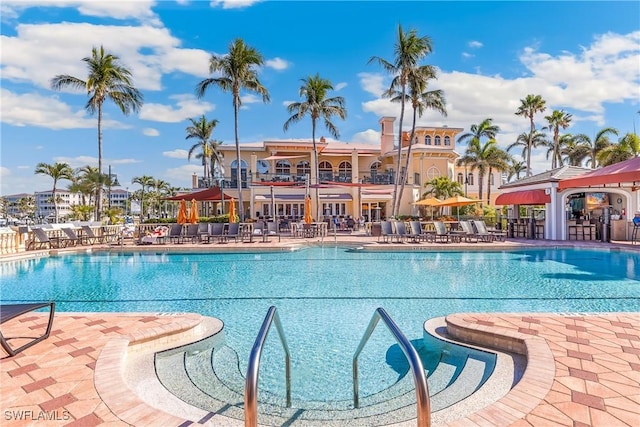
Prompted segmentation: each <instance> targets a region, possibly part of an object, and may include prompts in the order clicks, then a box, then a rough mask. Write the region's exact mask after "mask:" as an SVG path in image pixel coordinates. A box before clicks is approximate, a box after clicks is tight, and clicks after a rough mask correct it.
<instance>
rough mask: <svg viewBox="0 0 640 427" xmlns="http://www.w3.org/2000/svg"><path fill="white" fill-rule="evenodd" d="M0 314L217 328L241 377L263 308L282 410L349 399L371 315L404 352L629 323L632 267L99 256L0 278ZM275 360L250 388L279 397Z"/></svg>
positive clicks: (349, 257) (367, 364)
mask: <svg viewBox="0 0 640 427" xmlns="http://www.w3.org/2000/svg"><path fill="white" fill-rule="evenodd" d="M0 277H1V279H2V288H1V291H2V294H1V297H2V301H3V302H7V303H11V302H15V303H18V302H26V301H36V300H54V301H56V304H57V309H58V310H59V311H88V312H96V311H122V312H198V313H202V314H204V315H209V316H214V317H218V318H220V319H221V320H223V322H224V324H225V337H226V343H227V344H228V345H229V346H230V347H231V348H232V349H233V350H235V351H236V352H237V353H238V356H239V358H240V370H241V371H242V372H245V371H246V363H247V360H246V358H247V357H248V354H249V352H250V349H251V346H252V345H253V342H254V340H255V337H256V334H257V332H258V330H259V328H260V326H261V324H262V321H263V319H264V316H265V314H266V312H267V309H268V308H269V307H270V306H272V305H274V306H276V307H277V308H278V313H279V315H280V318H281V320H282V323H283V327H284V331H285V334H286V338H287V341H288V343H289V347H290V350H291V358H292V360H291V364H292V397H293V398H294V399H302V400H305V399H308V400H323V401H331V400H343V399H350V398H351V397H352V382H351V381H352V373H351V363H352V357H353V354H354V352H355V350H356V348H357V346H358V344H359V342H360V339H361V338H362V335H363V333H364V331H365V329H366V327H367V325H368V323H369V321H370V319H371V317H372V315H373V313H374V310H375V309H376V308H378V307H383V308H384V309H385V310H386V311H387V312H388V313H389V315H390V316H391V317H392V318H393V319H394V321H395V322H396V323H397V325H398V326H399V327H400V328H401V330H402V331H403V332H404V334H405V335H406V336H407V338H409V339H410V340H412V341H414V340H421V338H422V335H423V323H424V321H425V320H426V319H429V318H433V317H437V316H443V315H446V314H449V313H454V312H561V313H576V312H580V313H585V312H618V311H637V310H638V302H639V298H640V281H639V279H640V254H637V253H627V252H609V251H597V250H587V249H579V250H573V249H544V250H516V251H495V252H489V251H483V252H480V251H478V252H378V251H376V252H366V251H359V250H352V249H347V248H336V247H331V248H329V247H325V248H308V249H301V250H292V251H285V252H277V253H271V252H269V253H266V252H265V253H246V252H243V253H224V254H223V253H209V254H202V253H194V254H185V253H179V254H177V253H176V254H168V253H164V252H163V253H132V254H131V253H129V254H123V253H109V252H98V253H95V254H92V255H89V254H76V255H61V256H54V257H49V258H40V259H31V260H21V261H11V262H4V263H1V264H0ZM394 344H395V342H394V340H393V338H392V336H391V334H390V333H389V332H388V331H387V330H386V328H385V327H384V326H382V325H379V326H378V328H376V331H375V332H374V334H373V335H372V337H371V339H370V341H369V343H368V344H367V346H366V347H365V349H364V351H363V352H362V354H361V356H360V358H359V366H360V375H359V377H360V390H361V393H362V394H363V395H366V394H372V393H376V392H378V391H380V390H384V389H385V388H387V387H389V385H390V384H393V382H394V381H397V380H398V378H399V377H401V376H403V375H404V374H405V373H406V362H404V361H403V356H402V355H401V353H400V352H399V351H398V349H397V346H395V345H394ZM283 360H284V354H283V352H282V348H281V345H280V343H279V342H278V337H277V333H276V331H275V329H274V330H272V331H271V332H270V334H269V337H268V339H267V344H266V346H265V349H264V351H263V355H262V363H261V374H260V388H261V390H263V389H265V390H269V391H272V392H274V393H282V390H283V386H284V363H283Z"/></svg>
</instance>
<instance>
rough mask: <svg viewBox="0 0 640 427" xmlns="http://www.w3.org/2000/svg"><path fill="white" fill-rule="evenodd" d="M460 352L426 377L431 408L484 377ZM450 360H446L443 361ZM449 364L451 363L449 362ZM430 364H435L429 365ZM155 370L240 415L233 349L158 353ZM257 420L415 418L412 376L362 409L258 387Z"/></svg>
mask: <svg viewBox="0 0 640 427" xmlns="http://www.w3.org/2000/svg"><path fill="white" fill-rule="evenodd" d="M457 357H459V356H448V355H447V354H443V357H442V359H441V360H440V362H439V363H438V364H437V365H435V369H433V372H431V373H429V375H428V382H429V386H430V393H431V395H432V397H431V408H432V411H436V410H440V409H443V408H446V407H448V406H450V405H451V404H453V403H455V402H458V401H459V400H461V399H464V398H465V397H468V396H469V395H470V394H471V393H473V392H474V391H475V390H476V389H477V388H478V387H479V385H480V382H481V381H482V379H483V378H484V377H485V375H486V373H485V371H486V369H487V366H486V363H485V362H484V361H480V360H475V359H468V360H467V363H466V364H465V366H464V367H458V368H457V367H456V364H458V365H459V361H454V360H453V359H455V358H457ZM447 359H448V360H447ZM449 362H454V363H453V364H452V363H449ZM432 368H433V367H432ZM156 370H157V372H158V377H159V378H160V381H161V382H162V383H163V384H164V385H165V386H166V387H167V388H168V389H169V390H170V391H172V392H173V393H174V394H176V395H177V396H178V397H179V398H180V399H182V400H183V401H185V402H187V403H189V404H191V405H193V406H195V407H198V408H201V409H204V410H206V411H209V412H215V413H219V414H221V415H224V416H227V417H230V418H235V419H240V420H241V419H244V410H243V408H244V376H243V374H242V373H241V372H240V369H239V361H238V356H237V354H236V352H235V351H234V350H233V349H231V348H229V347H227V346H221V347H219V348H217V349H216V350H215V352H214V351H212V350H208V351H203V352H200V353H198V354H189V355H188V354H186V353H178V354H175V355H172V356H167V357H158V358H157V360H156ZM258 398H259V403H258V411H259V420H260V424H263V425H274V426H276V425H289V426H309V427H312V426H316V425H317V426H326V424H327V423H328V422H330V421H333V422H343V423H348V424H349V425H350V426H356V427H357V426H376V425H380V426H381V425H385V424H390V423H397V422H401V421H408V420H412V419H415V417H416V407H415V391H414V384H413V377H412V376H411V374H407V375H404V376H403V377H402V378H401V379H400V380H399V381H398V382H396V383H394V384H393V385H392V386H390V387H388V388H387V389H384V390H382V391H380V392H378V393H375V394H372V395H368V396H361V398H360V407H359V408H357V409H354V408H353V401H352V400H341V401H334V402H330V403H328V402H308V401H305V402H296V401H294V402H292V407H291V408H287V407H285V405H284V403H285V402H284V396H276V395H273V394H272V393H269V392H268V391H265V390H260V392H259V395H258Z"/></svg>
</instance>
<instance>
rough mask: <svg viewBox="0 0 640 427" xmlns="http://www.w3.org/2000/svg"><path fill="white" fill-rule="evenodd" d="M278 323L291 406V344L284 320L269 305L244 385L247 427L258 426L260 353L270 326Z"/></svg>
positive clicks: (250, 359) (289, 405)
mask: <svg viewBox="0 0 640 427" xmlns="http://www.w3.org/2000/svg"><path fill="white" fill-rule="evenodd" d="M274 322H275V324H276V330H277V331H278V335H279V336H280V342H282V347H283V348H284V353H285V359H284V362H285V377H286V380H285V381H286V389H287V408H289V407H291V357H290V356H289V346H288V345H287V340H286V339H285V337H284V330H283V329H282V322H280V316H278V312H277V311H276V308H275V307H274V306H271V307H269V310H268V311H267V315H266V316H265V318H264V322H262V327H261V328H260V331H259V332H258V336H257V337H256V341H255V343H254V344H253V348H252V349H251V354H250V355H249V363H248V366H247V379H246V381H245V386H244V425H245V427H257V425H258V372H259V370H260V354H261V353H262V347H264V342H265V341H266V339H267V335H268V334H269V328H270V327H271V324H272V323H274Z"/></svg>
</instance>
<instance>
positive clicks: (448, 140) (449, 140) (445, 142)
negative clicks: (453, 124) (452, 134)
mask: <svg viewBox="0 0 640 427" xmlns="http://www.w3.org/2000/svg"><path fill="white" fill-rule="evenodd" d="M444 145H446V146H450V145H451V138H449V137H448V136H445V137H444Z"/></svg>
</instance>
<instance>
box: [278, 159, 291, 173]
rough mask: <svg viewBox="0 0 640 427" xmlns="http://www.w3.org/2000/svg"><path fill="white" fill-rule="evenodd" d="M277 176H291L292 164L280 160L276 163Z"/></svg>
mask: <svg viewBox="0 0 640 427" xmlns="http://www.w3.org/2000/svg"><path fill="white" fill-rule="evenodd" d="M276 175H281V176H289V175H291V163H289V161H288V160H278V161H277V162H276Z"/></svg>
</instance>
